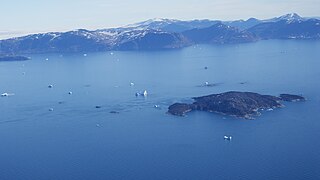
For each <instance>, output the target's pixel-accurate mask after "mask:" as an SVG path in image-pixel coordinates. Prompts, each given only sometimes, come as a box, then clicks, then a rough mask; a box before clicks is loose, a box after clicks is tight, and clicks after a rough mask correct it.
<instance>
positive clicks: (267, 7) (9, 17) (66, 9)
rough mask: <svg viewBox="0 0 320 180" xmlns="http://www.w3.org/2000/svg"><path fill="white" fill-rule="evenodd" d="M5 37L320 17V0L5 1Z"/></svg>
mask: <svg viewBox="0 0 320 180" xmlns="http://www.w3.org/2000/svg"><path fill="white" fill-rule="evenodd" d="M0 4H1V10H0V22H1V24H0V38H3V37H6V36H11V35H13V34H21V33H29V32H44V31H66V30H72V29H77V28H86V29H97V28H106V27H116V26H121V25H126V24H130V23H134V22H138V21H143V20H147V19H151V18H159V17H161V18H174V19H182V20H190V19H220V20H235V19H247V18H249V17H256V18H261V19H263V18H271V17H274V16H280V15H282V14H287V13H291V12H296V13H298V14H300V15H301V16H309V17H310V16H320V0H300V1H297V0H158V1H156V0H153V1H151V0H149V1H148V0H132V1H129V0H126V1H123V0H30V1H28V0H0Z"/></svg>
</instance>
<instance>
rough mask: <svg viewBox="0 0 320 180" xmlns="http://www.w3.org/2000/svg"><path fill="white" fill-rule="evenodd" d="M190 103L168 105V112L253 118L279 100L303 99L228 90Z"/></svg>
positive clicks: (301, 98)
mask: <svg viewBox="0 0 320 180" xmlns="http://www.w3.org/2000/svg"><path fill="white" fill-rule="evenodd" d="M193 99H194V100H195V102H194V103H192V104H185V103H175V104H173V105H171V106H170V107H169V110H168V112H169V113H170V114H173V115H178V116H183V115H185V114H186V113H188V112H190V111H194V110H199V111H207V112H216V113H221V114H225V115H230V116H236V117H240V118H246V119H253V117H254V116H258V115H260V112H259V111H260V110H263V109H275V108H279V107H282V106H283V105H282V104H281V101H290V102H292V101H303V100H305V99H304V97H302V96H298V95H290V94H281V95H280V97H276V96H270V95H261V94H258V93H253V92H236V91H230V92H225V93H221V94H211V95H208V96H202V97H195V98H193Z"/></svg>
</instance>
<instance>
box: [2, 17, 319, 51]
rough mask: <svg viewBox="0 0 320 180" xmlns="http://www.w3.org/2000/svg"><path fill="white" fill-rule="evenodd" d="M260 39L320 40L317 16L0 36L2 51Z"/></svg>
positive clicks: (175, 22) (160, 23) (145, 24)
mask: <svg viewBox="0 0 320 180" xmlns="http://www.w3.org/2000/svg"><path fill="white" fill-rule="evenodd" d="M263 39H317V40H320V19H318V18H303V17H300V16H299V15H298V14H295V13H292V14H286V15H284V16H280V17H276V18H272V19H266V20H259V19H255V18H250V19H248V20H236V21H218V20H207V19H206V20H192V21H181V20H173V19H151V20H147V21H144V22H140V23H136V24H131V25H127V26H123V27H119V28H109V29H99V30H94V31H89V30H85V29H78V30H74V31H68V32H49V33H39V34H31V35H27V36H23V37H17V38H10V39H5V40H1V41H0V54H28V53H64V52H93V51H108V50H159V49H175V48H182V47H187V46H190V45H193V44H230V43H248V42H255V41H258V40H263Z"/></svg>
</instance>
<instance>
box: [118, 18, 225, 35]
mask: <svg viewBox="0 0 320 180" xmlns="http://www.w3.org/2000/svg"><path fill="white" fill-rule="evenodd" d="M218 22H220V21H215V20H207V19H204V20H192V21H181V20H176V19H161V18H155V19H149V20H147V21H143V22H139V23H135V24H131V25H128V26H124V27H123V28H126V29H158V30H162V31H168V32H183V31H186V30H190V29H194V28H206V27H209V26H212V25H214V24H216V23H218Z"/></svg>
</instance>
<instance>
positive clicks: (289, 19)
mask: <svg viewBox="0 0 320 180" xmlns="http://www.w3.org/2000/svg"><path fill="white" fill-rule="evenodd" d="M304 20H306V19H305V18H302V17H301V16H299V15H298V14H296V13H290V14H286V15H283V16H280V17H276V18H272V19H267V20H264V21H263V22H278V21H286V22H287V23H291V22H295V21H304Z"/></svg>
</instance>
